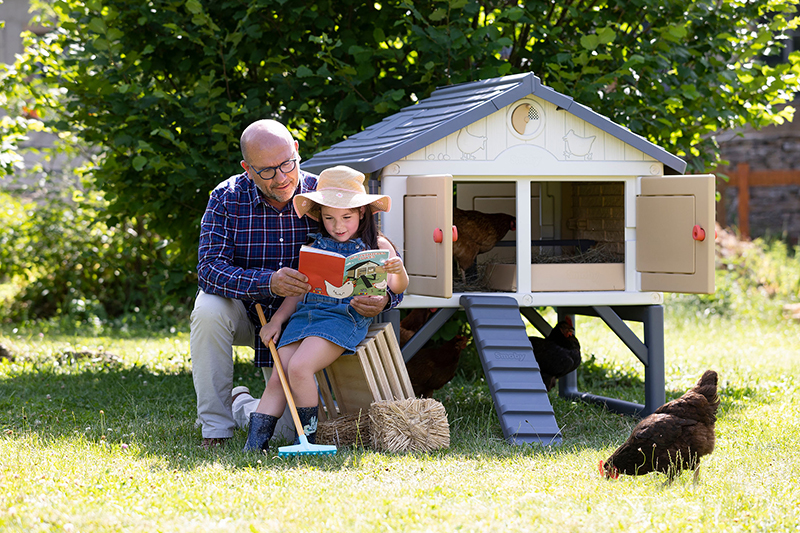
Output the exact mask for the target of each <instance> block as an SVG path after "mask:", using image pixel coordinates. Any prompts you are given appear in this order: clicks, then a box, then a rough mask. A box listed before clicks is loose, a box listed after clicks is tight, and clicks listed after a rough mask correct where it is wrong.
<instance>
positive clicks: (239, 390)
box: [231, 385, 250, 401]
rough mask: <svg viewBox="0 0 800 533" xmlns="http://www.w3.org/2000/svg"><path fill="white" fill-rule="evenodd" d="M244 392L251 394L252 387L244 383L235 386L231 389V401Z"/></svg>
mask: <svg viewBox="0 0 800 533" xmlns="http://www.w3.org/2000/svg"><path fill="white" fill-rule="evenodd" d="M242 394H250V389H248V388H247V387H245V386H244V385H240V386H238V387H234V388H233V390H232V391H231V401H233V400H236V398H237V397H238V396H241V395H242Z"/></svg>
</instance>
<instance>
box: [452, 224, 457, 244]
mask: <svg viewBox="0 0 800 533" xmlns="http://www.w3.org/2000/svg"><path fill="white" fill-rule="evenodd" d="M457 240H458V228H457V227H455V226H453V242H456V241H457Z"/></svg>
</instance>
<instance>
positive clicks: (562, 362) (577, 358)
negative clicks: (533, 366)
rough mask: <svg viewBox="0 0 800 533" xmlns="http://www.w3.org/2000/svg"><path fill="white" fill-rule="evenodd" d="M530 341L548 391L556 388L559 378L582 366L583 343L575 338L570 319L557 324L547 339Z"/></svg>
mask: <svg viewBox="0 0 800 533" xmlns="http://www.w3.org/2000/svg"><path fill="white" fill-rule="evenodd" d="M528 340H529V341H530V342H531V347H532V348H533V355H534V356H535V357H536V362H537V363H539V371H540V372H541V373H542V380H543V381H544V384H545V386H546V387H547V390H548V391H549V390H550V389H552V388H553V387H555V385H556V382H557V381H558V378H560V377H563V376H566V375H567V374H569V373H570V372H572V371H573V370H575V369H576V368H578V366H580V364H581V343H580V342H578V339H577V337H575V328H574V327H573V326H572V320H570V319H569V317H567V318H566V319H564V320H562V321H561V322H559V323H558V324H556V327H554V328H553V329H552V331H550V334H549V335H548V336H547V338H544V339H543V338H541V337H528Z"/></svg>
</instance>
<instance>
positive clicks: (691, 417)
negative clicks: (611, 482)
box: [600, 370, 719, 481]
mask: <svg viewBox="0 0 800 533" xmlns="http://www.w3.org/2000/svg"><path fill="white" fill-rule="evenodd" d="M718 407H719V396H717V373H716V372H714V371H713V370H706V371H705V372H704V373H703V376H702V377H701V378H700V380H699V381H698V382H697V385H695V386H694V388H692V389H691V390H689V392H687V393H686V394H684V395H683V396H681V397H680V398H677V399H675V400H672V401H671V402H667V403H665V404H664V405H662V406H661V407H659V408H658V409H656V411H655V412H654V413H653V414H652V415H650V416H648V417H646V418H644V419H642V421H641V422H639V423H638V424H637V425H636V427H635V428H633V432H632V433H631V436H630V437H628V440H627V441H625V443H624V444H623V445H622V446H620V447H619V448H617V450H616V451H615V452H614V453H612V454H611V456H610V457H609V458H608V460H607V461H606V462H605V463H603V462H602V461H600V472H601V473H602V474H604V475H605V476H606V477H613V478H616V477H618V476H619V474H627V475H629V476H640V475H643V474H649V473H650V472H662V473H665V474H667V475H668V476H669V481H672V479H674V477H675V476H676V475H677V474H678V473H680V471H681V470H683V469H686V468H688V469H693V470H694V471H695V481H697V477H698V473H699V468H700V458H701V457H702V456H704V455H708V454H710V453H711V452H712V451H713V450H714V424H715V422H716V420H717V408H718Z"/></svg>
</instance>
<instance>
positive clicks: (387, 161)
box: [302, 73, 714, 444]
mask: <svg viewBox="0 0 800 533" xmlns="http://www.w3.org/2000/svg"><path fill="white" fill-rule="evenodd" d="M334 165H348V166H350V167H353V168H356V169H358V170H360V171H361V172H364V173H365V174H366V175H368V176H369V178H370V182H369V183H370V190H371V191H372V192H380V193H382V194H388V195H390V196H391V198H392V210H391V212H389V213H385V214H382V219H381V227H382V230H383V232H384V233H385V234H386V235H387V236H388V237H389V238H390V239H391V240H392V242H393V243H394V244H395V245H396V246H397V247H398V248H399V249H401V250H402V254H403V259H404V261H405V265H406V268H407V270H408V272H409V275H410V278H411V282H410V285H409V288H408V290H407V291H406V296H405V298H404V300H403V303H402V304H401V308H422V307H425V308H434V309H438V310H439V311H438V312H437V313H436V314H435V315H434V316H433V318H432V319H431V320H430V321H429V322H428V323H427V324H426V325H425V327H423V328H422V329H421V330H420V331H419V332H418V333H417V334H416V335H415V336H414V337H413V338H412V339H411V341H409V342H408V343H407V344H406V345H405V346H404V347H403V357H404V359H405V360H406V361H408V360H409V359H410V358H411V357H413V354H414V353H416V352H417V350H418V349H419V348H420V347H421V346H422V345H423V344H424V343H425V342H426V341H427V340H428V339H430V337H431V336H432V335H433V333H435V331H436V330H437V329H438V328H439V327H441V326H442V325H443V324H444V323H445V322H446V321H447V320H448V319H449V318H450V317H451V316H452V315H453V314H454V313H455V312H456V311H457V310H459V309H462V308H463V309H464V310H465V311H466V314H467V317H468V319H469V322H470V326H471V329H472V334H473V339H474V341H475V345H476V347H477V350H478V354H479V355H480V358H481V363H482V365H483V369H484V373H485V375H486V378H487V382H488V384H489V388H490V391H491V393H492V397H493V400H494V403H495V408H496V411H497V414H498V417H499V419H500V422H501V426H502V428H503V433H504V436H505V438H506V439H507V440H509V441H510V442H513V443H524V442H539V443H544V444H548V443H558V442H560V440H561V435H560V432H559V429H558V425H557V423H556V421H555V417H554V415H553V409H552V406H551V404H550V401H549V398H548V396H547V392H546V389H545V386H544V384H543V382H542V378H541V375H540V374H539V368H538V365H537V363H536V360H535V358H534V355H533V352H532V350H531V346H530V343H529V341H528V339H527V334H526V330H525V323H524V322H523V320H522V316H524V317H525V318H527V320H528V321H529V322H530V323H531V324H532V325H533V326H535V327H536V328H537V329H538V330H539V331H540V332H541V333H542V334H543V335H545V336H546V335H547V334H548V333H549V331H550V329H551V325H550V324H548V323H547V322H546V321H545V320H544V319H543V317H542V316H541V315H540V314H539V312H538V311H537V308H542V307H552V308H554V309H555V310H556V312H557V315H558V317H559V319H561V318H563V317H564V316H568V315H569V316H572V317H574V315H585V316H595V317H599V318H601V319H602V320H603V321H604V322H605V323H606V324H607V325H608V327H609V328H610V329H611V330H612V331H613V332H614V333H615V334H616V335H617V336H618V337H619V338H620V339H621V340H622V341H623V342H624V343H625V345H626V346H627V347H628V348H629V349H630V350H631V352H632V353H633V354H634V355H635V356H636V357H637V358H638V359H639V360H640V361H641V363H642V364H643V365H644V367H645V384H644V387H645V391H644V393H645V394H644V395H645V403H644V404H643V405H642V404H637V403H631V402H626V401H622V400H619V399H615V398H608V397H602V396H597V395H593V394H589V393H585V392H581V391H579V390H578V389H577V377H576V374H575V373H574V372H573V373H572V374H570V375H568V376H566V377H565V378H562V379H561V380H560V381H559V394H560V395H561V396H564V397H567V398H575V399H580V400H583V401H587V402H591V403H599V404H602V405H604V406H606V407H607V408H609V409H611V410H614V411H617V412H621V413H626V414H632V415H640V416H643V415H647V414H650V413H652V412H653V411H654V410H655V409H656V408H658V407H659V406H660V405H661V404H663V403H664V401H665V390H664V387H665V383H664V333H663V306H662V304H663V292H692V293H712V292H714V176H713V175H688V176H687V175H682V173H683V172H684V170H685V168H686V163H685V162H684V161H682V160H681V159H679V158H678V157H676V156H674V155H672V154H670V153H668V152H666V151H665V150H664V149H662V148H660V147H659V146H656V145H654V144H653V143H651V142H649V141H647V140H645V139H644V138H642V137H640V136H638V135H636V134H635V133H633V132H631V131H629V130H628V129H626V128H624V127H622V126H620V125H618V124H615V123H614V122H612V121H610V120H609V119H607V118H606V117H604V116H602V115H599V114H598V113H596V112H594V111H592V110H591V109H589V108H588V107H586V106H583V105H581V104H579V103H577V102H575V101H573V100H572V98H570V97H569V96H566V95H564V94H561V93H558V92H556V91H554V90H553V89H551V88H549V87H546V86H544V85H542V84H541V82H540V80H539V78H538V77H537V76H535V75H534V74H533V73H527V74H520V75H514V76H507V77H502V78H496V79H488V80H482V81H478V82H471V83H464V84H460V85H453V86H447V87H443V88H439V89H437V90H436V91H434V92H433V93H432V94H431V96H430V97H429V98H427V99H424V100H421V101H419V102H418V103H416V104H414V105H412V106H409V107H407V108H405V109H403V110H401V111H400V112H398V113H396V114H395V115H392V116H390V117H388V118H386V119H384V120H383V121H381V122H380V123H378V124H375V125H373V126H371V127H369V128H367V129H366V130H364V131H363V132H360V133H358V134H356V135H353V136H352V137H350V138H348V139H347V140H345V141H343V142H341V143H339V144H336V145H334V146H333V147H331V148H330V149H328V150H325V151H323V152H320V153H318V154H316V155H314V157H312V158H311V159H310V160H308V161H306V162H305V163H303V165H302V166H303V168H304V169H305V170H308V171H311V172H317V173H318V172H320V171H322V170H323V169H325V168H327V167H330V166H334ZM455 208H458V209H462V210H468V211H480V212H482V213H508V214H511V215H513V216H515V217H516V229H515V231H509V232H508V233H507V234H506V235H505V237H504V238H503V239H502V240H501V241H499V242H497V244H496V246H495V247H494V248H493V249H491V250H490V251H488V252H486V253H482V254H480V255H478V257H477V264H476V265H475V266H473V267H472V268H471V269H468V271H467V272H460V271H459V269H458V268H455V267H454V261H453V238H457V236H458V231H457V229H456V230H452V233H453V237H452V238H451V237H450V233H451V228H453V212H454V209H455ZM462 233H463V232H462ZM466 237H467V236H466V235H460V236H458V238H466ZM387 314H388V315H390V316H389V317H388V318H389V319H391V320H392V321H394V322H395V323H396V322H397V321H399V312H396V311H395V312H390V313H387ZM386 318H387V317H384V319H386ZM626 321H633V322H641V323H642V324H643V338H642V339H640V338H639V336H638V335H636V334H635V333H634V332H633V331H632V330H631V329H630V328H629V327H628V325H627V324H626ZM577 325H578V324H576V326H577ZM397 330H398V327H397V324H395V331H397ZM578 336H579V333H578Z"/></svg>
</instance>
